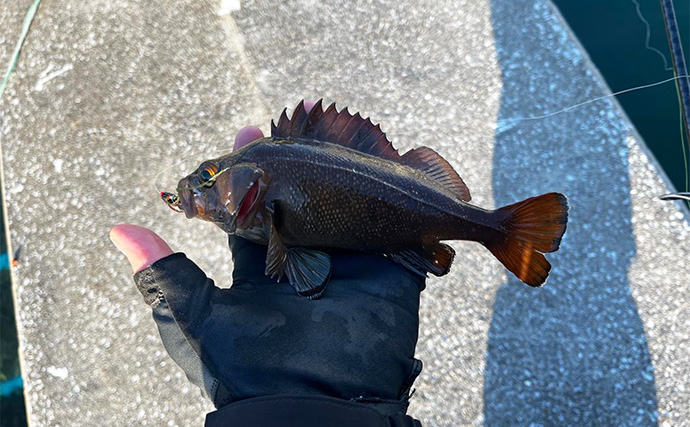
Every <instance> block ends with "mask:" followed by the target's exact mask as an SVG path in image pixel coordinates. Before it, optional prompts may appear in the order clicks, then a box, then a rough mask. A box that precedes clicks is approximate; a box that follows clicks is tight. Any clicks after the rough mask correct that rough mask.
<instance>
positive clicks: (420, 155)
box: [401, 147, 472, 202]
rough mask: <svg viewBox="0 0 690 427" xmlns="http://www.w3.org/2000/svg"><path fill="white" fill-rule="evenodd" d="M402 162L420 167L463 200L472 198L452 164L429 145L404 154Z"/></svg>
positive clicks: (467, 200)
mask: <svg viewBox="0 0 690 427" xmlns="http://www.w3.org/2000/svg"><path fill="white" fill-rule="evenodd" d="M401 163H403V164H406V165H408V166H412V167H413V168H416V169H419V170H421V171H423V172H425V173H426V174H427V176H428V177H429V178H431V179H433V180H434V181H436V182H438V183H439V184H441V185H443V186H444V187H445V188H447V189H448V190H450V191H451V192H452V193H453V194H455V196H456V197H458V198H459V199H460V200H462V201H463V202H469V201H470V200H472V196H470V189H469V188H467V185H465V182H464V181H463V180H462V178H460V175H458V173H457V172H455V169H453V166H451V165H450V163H448V162H447V161H446V159H444V158H443V157H441V155H440V154H438V153H437V152H435V151H434V150H432V149H431V148H429V147H419V148H415V149H412V150H410V151H408V152H407V153H405V154H403V156H402V161H401Z"/></svg>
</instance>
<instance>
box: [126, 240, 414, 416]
mask: <svg viewBox="0 0 690 427" xmlns="http://www.w3.org/2000/svg"><path fill="white" fill-rule="evenodd" d="M230 247H231V250H232V253H233V260H234V271H233V285H232V287H231V288H229V289H220V288H217V287H216V286H215V285H214V283H213V281H212V280H211V279H208V278H207V277H206V275H205V274H204V273H203V272H202V271H201V270H200V269H199V268H198V267H197V266H196V265H195V264H194V263H193V262H192V261H190V260H189V259H187V257H186V256H185V255H184V254H182V253H176V254H173V255H170V256H168V257H166V258H163V259H161V260H159V261H157V262H155V263H154V264H153V265H151V266H150V267H149V268H147V269H145V270H143V271H141V272H139V273H137V274H136V275H135V276H134V278H135V282H136V284H137V286H138V288H139V290H140V291H141V292H142V294H143V295H144V298H145V301H146V302H147V303H148V304H149V305H151V307H152V308H153V316H154V319H155V321H156V323H157V325H158V328H159V331H160V335H161V338H162V340H163V344H164V345H165V348H166V350H167V351H168V353H169V354H170V356H171V357H172V358H173V360H174V361H175V362H176V363H177V364H178V365H179V366H180V367H182V369H183V370H184V371H185V373H186V374H187V377H188V379H189V380H190V381H191V382H193V383H194V384H196V385H197V386H199V387H200V388H201V390H202V393H203V394H204V395H206V396H207V397H208V398H210V399H211V400H212V401H213V403H214V405H215V406H216V408H223V407H224V408H223V409H222V410H220V411H216V412H214V413H212V414H209V417H208V418H207V423H208V424H211V423H218V422H220V424H217V425H222V423H223V422H224V421H222V420H226V421H227V420H228V417H230V418H231V420H230V421H232V422H233V423H234V424H233V425H245V424H243V423H242V422H241V421H242V420H244V421H246V423H247V425H253V426H258V425H262V424H261V422H262V421H261V419H260V418H256V417H257V416H258V415H257V414H258V413H261V414H263V415H261V416H267V417H269V418H268V419H265V420H264V421H265V422H266V424H265V425H270V424H275V423H276V420H286V419H291V420H292V421H293V422H295V423H297V424H294V425H298V424H299V425H309V423H311V422H318V423H320V424H322V425H325V424H328V423H331V424H332V423H338V424H340V425H349V424H346V422H352V423H353V424H352V425H363V426H364V425H366V426H369V425H371V426H374V425H376V426H379V425H380V426H389V425H396V426H397V425H401V426H402V425H410V426H411V425H419V424H418V422H417V421H414V422H413V420H412V418H410V417H407V416H405V415H404V414H405V411H406V409H407V403H408V397H409V391H410V387H411V385H412V383H413V382H414V380H415V378H416V377H417V375H419V373H420V371H421V369H422V364H421V362H420V361H419V360H417V359H415V358H414V357H413V356H414V351H415V345H416V343H417V330H418V326H419V317H418V311H419V294H420V292H421V291H422V290H423V289H424V280H423V278H421V277H419V276H417V275H415V274H413V273H411V272H409V271H408V270H407V269H405V268H404V267H402V266H400V265H399V264H396V263H393V262H392V261H390V260H388V259H386V258H384V257H382V256H376V255H367V254H361V253H353V252H332V253H331V257H332V265H333V270H332V275H331V279H330V281H329V283H328V286H327V287H326V290H325V292H324V294H323V296H322V297H321V298H320V299H317V300H309V299H306V298H303V297H301V296H299V295H297V293H296V292H295V291H294V290H293V289H292V288H291V287H290V285H289V284H288V283H287V281H286V280H283V281H282V282H280V283H276V282H275V281H274V280H271V279H270V278H268V277H266V276H265V275H264V266H265V259H266V246H261V245H257V244H254V243H251V242H249V241H247V240H245V239H242V238H239V237H233V236H231V237H230ZM248 399H249V400H248ZM226 405H227V406H226ZM252 408H254V409H257V408H258V409H260V410H258V411H256V410H255V411H252ZM299 417H307V418H299ZM314 417H316V418H314ZM324 417H326V418H324ZM338 417H340V418H338ZM348 417H349V418H348ZM367 417H368V418H367ZM238 420H239V421H238ZM315 420H316V421H315ZM367 420H368V421H367ZM257 423H258V424H257ZM214 425H216V424H214ZM283 425H285V424H283Z"/></svg>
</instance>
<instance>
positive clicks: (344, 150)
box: [161, 101, 568, 298]
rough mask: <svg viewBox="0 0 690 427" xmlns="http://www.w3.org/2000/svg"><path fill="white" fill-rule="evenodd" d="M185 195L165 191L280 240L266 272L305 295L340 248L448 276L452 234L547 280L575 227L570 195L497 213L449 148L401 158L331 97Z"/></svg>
mask: <svg viewBox="0 0 690 427" xmlns="http://www.w3.org/2000/svg"><path fill="white" fill-rule="evenodd" d="M177 190H178V193H179V199H178V198H177V197H176V196H175V195H172V194H170V193H163V194H161V196H162V197H163V199H164V200H165V201H166V202H167V203H168V205H170V206H171V207H173V209H175V210H179V211H184V212H185V214H186V215H187V217H188V218H193V217H199V218H201V219H204V220H207V221H211V222H213V223H215V224H217V225H218V226H219V227H220V228H222V229H223V230H224V231H225V232H227V233H229V234H236V235H239V236H242V237H246V238H248V239H250V240H252V241H255V242H258V243H261V244H264V245H268V253H267V258H266V275H268V276H271V277H274V278H277V279H280V278H281V277H283V275H287V277H288V280H289V282H290V284H291V285H292V286H293V287H295V289H296V290H297V292H298V293H299V294H300V295H303V296H306V297H309V298H316V297H318V296H319V295H320V294H321V293H322V292H323V290H324V288H325V286H326V283H327V280H328V276H329V274H330V257H329V256H328V254H327V253H325V252H323V250H327V249H329V248H342V249H354V250H359V251H368V252H374V253H379V254H382V255H385V256H387V257H389V258H390V259H392V260H394V261H396V262H398V263H400V264H402V265H404V266H405V267H407V268H408V269H410V270H412V271H413V272H415V273H418V274H421V275H425V274H426V273H427V272H430V273H432V274H434V275H436V276H442V275H444V274H446V273H448V270H449V269H450V265H451V263H452V262H453V258H454V256H455V251H454V250H453V249H452V248H451V247H450V246H448V245H446V244H444V243H441V242H440V241H442V240H472V241H476V242H479V243H481V244H483V245H484V246H486V247H487V248H488V249H489V250H490V251H491V252H492V253H493V254H494V255H495V256H496V258H498V259H499V260H500V261H501V262H502V263H503V264H504V265H505V266H506V268H508V270H510V271H511V272H513V273H514V274H515V275H516V276H517V277H518V278H519V279H520V280H522V281H523V282H525V283H527V284H528V285H530V286H541V285H542V284H544V282H545V281H546V278H547V276H548V274H549V270H550V269H551V266H550V264H549V263H548V261H547V260H546V258H545V257H544V255H543V254H544V253H546V252H553V251H555V250H557V249H558V246H559V244H560V241H561V237H562V236H563V233H564V232H565V229H566V222H567V217H568V204H567V199H566V197H565V196H564V195H562V194H558V193H549V194H544V195H541V196H538V197H533V198H530V199H527V200H523V201H521V202H518V203H515V204H513V205H509V206H505V207H503V208H500V209H497V210H486V209H482V208H479V207H477V206H473V205H471V204H469V201H470V192H469V190H468V189H467V186H466V185H465V183H464V182H463V181H462V179H461V178H460V176H458V174H457V173H456V172H455V170H453V168H452V167H451V165H450V164H449V163H448V162H447V161H446V160H445V159H443V158H442V157H441V156H440V155H439V154H438V153H436V152H435V151H433V150H432V149H430V148H427V147H420V148H416V149H414V150H410V151H408V152H407V153H405V154H403V155H400V154H398V152H397V150H395V149H394V148H393V146H392V145H391V143H390V142H389V141H388V139H387V138H386V136H385V134H384V133H383V132H382V131H381V129H380V127H379V125H374V124H373V123H372V122H371V121H370V120H369V119H366V120H365V119H363V118H362V117H361V116H360V115H359V113H357V114H355V115H354V116H353V115H351V114H350V113H349V112H348V111H347V108H346V109H344V110H342V111H340V112H338V111H337V110H336V108H335V104H332V105H331V106H330V107H328V108H327V109H326V110H325V111H324V110H323V109H322V105H321V101H319V102H317V104H316V105H315V106H314V108H313V109H312V110H311V111H310V112H309V113H307V112H306V110H305V108H304V103H303V102H301V103H300V104H299V105H298V106H297V108H296V109H295V111H294V113H293V115H292V118H291V119H288V117H287V114H286V112H285V111H283V113H282V115H281V116H280V119H279V120H278V125H277V126H276V125H275V124H274V123H273V122H272V123H271V136H270V137H268V138H263V139H260V140H257V141H255V142H253V143H251V144H249V145H247V146H245V147H244V148H242V149H240V150H238V151H235V152H233V153H232V154H229V155H227V156H223V157H220V158H218V159H214V160H209V161H206V162H204V163H202V164H201V166H199V168H198V169H197V170H196V171H195V172H193V173H192V174H190V175H189V176H187V177H186V178H183V179H182V180H181V181H180V183H179V185H178V188H177Z"/></svg>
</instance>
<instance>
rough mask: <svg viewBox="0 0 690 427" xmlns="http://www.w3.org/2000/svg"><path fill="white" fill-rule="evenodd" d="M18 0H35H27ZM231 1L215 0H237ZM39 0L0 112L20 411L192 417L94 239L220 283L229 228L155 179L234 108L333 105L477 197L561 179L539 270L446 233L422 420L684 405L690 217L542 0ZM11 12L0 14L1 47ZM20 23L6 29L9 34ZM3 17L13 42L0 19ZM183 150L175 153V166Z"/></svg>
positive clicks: (156, 420)
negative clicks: (198, 213)
mask: <svg viewBox="0 0 690 427" xmlns="http://www.w3.org/2000/svg"><path fill="white" fill-rule="evenodd" d="M17 3H26V5H25V6H26V7H28V3H30V2H28V1H27V2H17ZM232 3H233V2H227V4H232ZM219 9H220V2H215V1H214V2H206V1H191V0H190V1H181V2H175V3H174V4H173V3H170V4H169V5H168V6H167V7H160V6H157V5H156V4H154V2H112V1H104V0H97V1H91V2H77V1H65V2H56V1H53V0H44V2H43V4H42V5H41V8H40V10H39V12H38V14H37V17H36V21H35V22H34V26H33V28H32V31H31V33H30V34H29V37H28V39H27V42H26V44H25V48H24V53H23V57H22V60H21V63H20V65H19V67H18V68H17V70H16V72H15V75H14V76H13V78H12V80H11V82H10V84H9V85H8V87H7V90H6V93H5V97H4V100H3V101H2V105H1V107H0V114H2V118H1V119H2V123H1V128H0V135H1V138H2V149H3V155H4V157H3V161H4V166H5V172H6V177H5V178H6V182H7V193H6V197H7V207H8V211H9V212H8V213H9V221H10V229H11V239H12V244H13V245H14V246H15V247H16V246H18V245H23V247H24V249H23V256H24V259H23V261H22V263H21V264H20V266H19V267H18V268H16V269H15V270H14V281H15V287H16V289H15V292H16V300H17V307H18V319H19V328H20V334H21V345H22V353H23V360H22V362H23V370H24V375H25V382H26V394H27V401H28V405H29V416H30V419H31V421H32V423H33V424H35V425H94V424H106V425H132V424H138V425H166V424H167V425H192V424H195V423H196V424H200V423H201V422H202V420H203V416H204V414H205V412H206V411H209V410H211V409H212V408H211V405H210V404H208V403H207V402H204V401H203V400H202V397H201V396H200V393H198V391H197V390H195V389H194V387H193V386H192V385H190V384H188V383H187V381H186V379H185V377H184V374H183V373H182V371H181V370H180V369H178V368H177V367H176V366H175V365H174V363H173V362H172V360H171V359H169V358H168V356H167V355H166V353H165V351H164V349H163V346H162V345H161V344H160V342H159V339H158V337H157V332H156V329H155V326H154V323H153V321H152V319H151V317H150V310H149V309H148V307H146V306H145V305H144V304H143V302H142V301H141V297H140V295H139V294H138V293H137V291H136V290H135V289H134V287H133V285H132V283H131V275H130V271H129V267H128V265H127V264H126V261H125V260H124V258H123V257H122V256H121V255H120V254H119V253H117V252H116V250H115V249H114V248H113V247H112V246H111V245H110V243H109V241H108V239H107V232H108V229H109V227H110V226H112V225H113V224H116V223H119V222H130V223H137V224H141V225H145V226H149V227H152V228H153V229H154V230H156V231H158V232H159V233H160V234H161V235H162V236H163V237H164V238H166V239H167V240H168V241H169V242H170V243H171V245H172V246H173V248H174V249H177V250H180V251H184V252H186V253H187V254H188V255H189V256H190V257H191V258H192V259H194V260H196V261H197V262H198V263H199V264H200V266H201V267H202V268H204V270H205V271H206V272H207V273H208V274H209V275H210V276H211V277H214V278H215V279H216V280H217V282H219V283H225V284H229V278H230V272H231V270H232V266H231V263H230V256H229V254H228V251H227V249H226V247H225V238H224V236H223V235H222V233H221V232H219V231H217V230H216V229H215V228H214V227H213V226H212V225H209V224H203V223H201V222H198V221H197V222H191V221H186V220H185V219H183V218H181V217H180V216H179V215H173V214H172V213H171V212H170V211H169V210H168V209H167V208H166V207H165V206H164V205H163V204H162V203H161V202H160V201H159V200H158V199H157V193H156V191H155V189H154V187H153V185H152V180H153V179H154V177H155V176H156V174H157V173H158V172H159V171H162V170H163V169H165V168H169V167H172V168H171V169H169V170H167V171H165V172H164V173H162V174H161V175H160V176H159V177H157V178H156V180H155V181H156V184H157V185H158V186H160V187H161V188H171V187H172V186H173V185H174V184H175V182H176V179H177V178H178V177H179V176H180V175H182V174H183V173H186V172H188V171H189V170H191V169H192V168H193V167H195V166H196V164H197V162H198V161H199V160H201V159H203V158H206V157H209V156H210V155H215V154H217V153H218V151H219V150H224V149H228V148H229V147H230V146H231V145H232V139H233V136H234V134H235V132H236V131H237V130H238V129H239V128H241V127H242V126H244V125H247V124H254V125H259V126H260V127H262V128H263V129H264V130H266V131H267V130H268V123H269V120H270V118H272V117H276V116H277V114H278V112H279V111H280V110H281V109H282V108H283V107H284V106H292V105H294V104H295V103H296V102H297V101H298V100H299V99H301V98H303V97H307V98H319V97H324V98H326V100H327V101H337V102H338V103H339V105H340V106H345V105H348V106H350V108H351V111H358V110H359V111H361V112H362V113H363V114H364V115H369V116H371V117H372V118H373V119H374V120H375V121H380V122H381V123H382V126H383V128H384V130H385V131H387V133H388V134H389V136H390V137H391V139H392V140H393V142H394V143H395V144H396V146H398V147H401V148H403V149H407V148H411V147H413V146H418V145H428V146H430V147H433V148H434V149H436V150H437V151H439V152H440V153H441V154H443V155H444V156H445V157H446V158H447V159H448V160H449V161H450V162H451V163H452V164H453V165H454V166H455V167H456V169H457V170H458V171H459V173H460V174H461V176H463V178H464V180H465V182H466V183H467V184H468V186H469V187H470V189H471V190H472V194H473V201H474V203H476V204H478V205H480V206H483V207H493V206H499V205H503V204H507V203H511V202H513V201H517V200H520V199H522V198H525V197H528V196H531V195H536V194H540V193H543V192H546V191H562V192H564V193H565V194H567V195H568V197H569V198H570V203H571V221H570V223H569V228H568V232H567V234H566V238H565V240H564V242H563V245H562V247H561V250H560V251H559V252H557V253H556V254H553V255H552V256H551V257H550V259H551V260H552V264H553V265H554V271H553V275H552V277H551V279H550V280H549V283H548V284H547V286H546V287H545V288H543V289H538V290H531V289H527V287H525V286H524V285H520V284H518V283H515V280H513V279H512V277H509V276H508V275H507V274H506V273H505V271H504V270H503V269H502V267H501V266H500V264H499V263H498V261H496V260H495V259H493V257H492V256H491V254H489V253H488V251H486V250H484V249H483V248H481V247H480V246H478V245H474V244H470V243H464V242H457V243H453V246H454V247H455V248H456V250H457V252H458V254H459V256H458V257H457V259H456V262H455V265H454V268H453V269H452V271H451V273H450V274H449V275H448V276H446V277H444V278H441V279H437V278H433V279H430V281H429V283H428V287H427V290H426V291H425V292H424V293H423V297H422V309H421V310H422V311H421V319H422V320H421V327H420V328H421V330H420V341H419V344H418V354H417V357H418V358H420V359H422V360H423V361H424V363H425V369H424V371H423V373H422V375H421V376H420V378H419V379H418V381H417V384H416V387H417V393H416V394H415V396H414V398H413V399H412V404H411V408H410V413H411V414H412V415H413V416H416V417H419V418H420V419H422V420H423V421H424V422H425V424H427V425H477V424H482V423H486V424H488V425H508V424H514V425H554V424H570V425H572V424H589V425H591V424H616V425H652V424H657V423H658V424H661V425H681V424H683V423H685V422H687V420H690V390H688V388H690V372H689V369H688V366H690V348H689V343H690V320H689V319H690V308H689V305H688V297H687V295H688V291H690V265H689V264H688V263H687V262H685V260H687V259H688V258H689V257H690V243H689V242H690V225H689V222H690V217H689V216H688V214H687V211H686V210H683V209H681V207H680V205H679V204H670V203H664V202H660V201H658V200H657V199H656V197H657V196H658V195H660V194H663V193H665V192H667V191H669V190H670V187H669V185H668V184H667V182H668V181H667V180H666V179H664V177H663V174H662V173H661V171H660V169H659V167H658V166H657V165H656V163H655V162H654V160H653V159H652V158H650V156H649V154H648V152H647V150H646V149H645V147H644V145H643V143H642V141H641V140H640V138H639V136H638V135H637V134H636V132H635V131H634V129H633V128H632V127H631V125H630V124H629V122H628V119H627V118H626V117H625V115H624V113H623V112H622V111H621V109H620V107H619V106H618V104H617V103H616V102H615V100H613V99H606V100H603V101H599V102H596V103H592V104H589V105H586V106H584V107H581V108H577V109H574V110H571V111H569V112H567V113H564V114H560V115H555V116H552V117H549V118H545V119H540V120H528V121H518V122H514V121H511V119H513V118H516V117H529V116H536V115H543V114H546V113H549V112H553V111H558V110H560V109H562V108H564V107H567V106H570V105H573V104H576V103H578V102H581V101H584V100H587V99H591V98H594V97H596V96H600V95H602V94H607V93H609V92H608V89H607V88H606V87H605V85H604V84H603V82H602V79H601V78H600V76H599V75H598V73H597V72H596V70H595V69H594V67H593V66H592V64H591V63H590V61H589V59H588V58H587V57H586V54H584V52H583V51H582V49H581V47H580V46H579V45H578V43H577V41H576V40H575V39H574V38H573V36H572V35H571V34H570V32H569V30H568V29H567V27H566V26H565V24H564V23H563V21H562V20H561V18H560V17H559V15H558V13H557V11H556V10H555V9H554V8H553V7H552V5H551V4H550V3H549V2H548V1H546V0H536V1H527V0H524V1H523V0H520V1H508V0H494V1H489V0H481V1H470V0H466V1H433V2H432V1H427V2H412V1H407V0H404V1H397V2H392V1H369V2H362V3H361V4H352V3H351V2H345V1H342V2H337V3H329V4H327V5H326V4H322V2H317V1H301V2H287V3H281V4H279V5H277V4H274V2H268V1H257V2H242V3H241V8H240V9H239V10H235V11H232V12H231V13H229V14H225V13H221V14H218V11H219ZM24 11H25V8H22V7H21V5H17V4H14V3H13V4H12V5H11V7H8V8H7V9H6V12H3V13H2V14H0V18H1V19H2V21H0V28H3V34H2V35H1V37H0V59H2V61H3V63H4V61H5V60H4V58H5V57H6V55H7V52H9V51H11V49H12V48H13V46H14V42H15V39H14V34H15V33H16V34H18V30H16V31H15V30H9V29H10V28H15V27H16V26H17V25H18V22H19V23H20V22H21V19H22V18H23V13H24ZM10 24H11V25H10ZM5 33H9V35H8V34H5ZM190 156H191V157H192V159H189V160H188V161H186V162H184V163H183V164H178V163H179V161H180V160H181V159H183V158H187V157H190Z"/></svg>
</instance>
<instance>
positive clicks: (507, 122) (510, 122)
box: [497, 76, 688, 132]
mask: <svg viewBox="0 0 690 427" xmlns="http://www.w3.org/2000/svg"><path fill="white" fill-rule="evenodd" d="M685 77H688V76H677V77H670V78H668V79H666V80H662V81H659V82H656V83H650V84H647V85H643V86H636V87H631V88H628V89H623V90H621V91H618V92H614V93H612V94H609V95H603V96H598V97H596V98H592V99H589V100H587V101H583V102H580V103H577V104H574V105H571V106H569V107H565V108H563V109H561V110H558V111H554V112H552V113H548V114H543V115H540V116H530V117H515V118H511V119H501V120H498V121H497V125H498V128H499V129H498V131H499V132H503V131H504V130H506V129H501V127H504V126H507V127H508V128H512V127H513V126H514V123H517V122H525V121H532V120H541V119H546V118H549V117H553V116H556V115H558V114H562V113H566V112H568V111H570V110H573V109H575V108H577V107H582V106H583V105H588V104H592V103H594V102H597V101H601V100H602V99H606V98H610V97H612V96H618V95H623V94H625V93H629V92H634V91H637V90H642V89H648V88H651V87H655V86H659V85H662V84H664V83H668V82H670V81H674V80H679V79H681V78H685Z"/></svg>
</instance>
